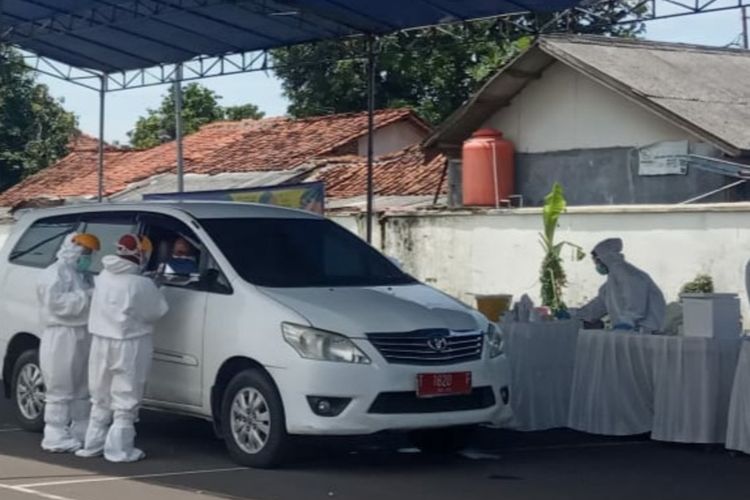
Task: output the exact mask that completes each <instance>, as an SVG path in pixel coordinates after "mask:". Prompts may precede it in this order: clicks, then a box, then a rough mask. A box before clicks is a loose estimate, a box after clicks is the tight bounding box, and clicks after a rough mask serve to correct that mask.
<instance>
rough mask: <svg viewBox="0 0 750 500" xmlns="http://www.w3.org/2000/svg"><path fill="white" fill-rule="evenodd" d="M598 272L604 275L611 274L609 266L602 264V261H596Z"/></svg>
mask: <svg viewBox="0 0 750 500" xmlns="http://www.w3.org/2000/svg"><path fill="white" fill-rule="evenodd" d="M596 272H597V273H599V274H601V275H602V276H606V275H608V274H609V268H607V266H605V265H604V264H602V263H601V262H597V263H596Z"/></svg>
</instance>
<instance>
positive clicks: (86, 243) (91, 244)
mask: <svg viewBox="0 0 750 500" xmlns="http://www.w3.org/2000/svg"><path fill="white" fill-rule="evenodd" d="M73 243H75V244H76V245H78V246H81V247H83V248H86V249H87V250H91V251H92V252H97V251H99V250H100V249H101V247H102V245H101V243H100V242H99V238H97V237H96V236H94V235H93V234H91V233H80V234H76V235H75V236H73Z"/></svg>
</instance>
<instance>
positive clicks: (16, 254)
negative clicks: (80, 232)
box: [9, 229, 72, 260]
mask: <svg viewBox="0 0 750 500" xmlns="http://www.w3.org/2000/svg"><path fill="white" fill-rule="evenodd" d="M71 232H72V230H71V229H66V230H65V231H63V232H62V233H58V234H55V235H53V236H50V237H49V238H47V239H46V240H42V241H40V242H39V243H37V244H36V245H33V246H31V247H29V248H27V249H25V250H16V251H15V252H11V254H10V257H9V259H10V260H15V259H17V258H19V257H23V256H24V255H27V254H29V253H31V252H33V251H34V250H36V249H37V248H39V247H41V246H44V245H46V244H47V243H49V242H50V241H54V240H56V239H57V238H59V237H60V236H65V235H66V234H69V233H71Z"/></svg>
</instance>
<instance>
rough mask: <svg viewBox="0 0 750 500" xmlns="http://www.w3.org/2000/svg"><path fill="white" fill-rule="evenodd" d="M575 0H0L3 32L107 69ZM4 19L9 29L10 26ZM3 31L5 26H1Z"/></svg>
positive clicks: (545, 8) (554, 6) (36, 48)
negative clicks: (1, 0) (107, 0)
mask: <svg viewBox="0 0 750 500" xmlns="http://www.w3.org/2000/svg"><path fill="white" fill-rule="evenodd" d="M577 3H578V0H523V1H521V0H513V1H505V0H471V1H456V0H411V1H408V2H404V1H402V0H377V1H373V0H346V1H341V0H283V1H282V0H263V1H259V0H139V1H137V2H136V1H127V2H124V1H117V2H114V1H113V2H102V1H92V0H54V1H50V0H3V2H0V5H2V6H3V15H2V16H0V20H2V22H3V25H2V26H0V34H2V35H3V39H4V40H3V41H6V40H7V41H8V42H10V43H13V44H17V45H19V46H21V47H22V48H24V49H26V50H31V51H33V52H35V53H37V54H41V55H44V56H47V57H51V58H53V59H57V60H59V61H62V62H64V63H67V64H70V65H73V66H78V67H81V68H91V69H96V70H99V71H103V72H105V73H112V72H115V71H122V70H129V69H136V68H147V67H151V66H157V65H159V64H162V63H176V62H182V61H187V60H189V59H193V58H194V57H196V56H201V55H209V56H211V55H213V56H216V55H223V54H227V53H237V52H247V51H251V50H262V49H270V48H274V47H280V46H285V45H293V44H298V43H303V42H311V41H316V40H324V39H332V38H340V37H345V36H351V35H362V34H373V35H375V34H383V33H391V32H395V31H399V30H402V29H408V28H415V27H420V26H427V25H434V24H439V23H446V22H457V21H462V20H469V19H479V18H485V17H490V16H498V15H502V14H509V13H516V12H525V11H538V12H551V11H556V10H563V9H567V8H569V7H572V6H574V5H575V4H577ZM8 28H10V29H8ZM6 32H7V33H6Z"/></svg>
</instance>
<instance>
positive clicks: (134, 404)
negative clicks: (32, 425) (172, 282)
mask: <svg viewBox="0 0 750 500" xmlns="http://www.w3.org/2000/svg"><path fill="white" fill-rule="evenodd" d="M146 253H147V248H144V241H143V240H142V239H141V238H139V237H138V236H136V235H133V234H126V235H124V236H123V237H121V238H120V240H119V241H118V243H117V255H108V256H106V257H104V258H103V259H102V264H103V266H104V269H103V270H102V272H101V274H99V276H98V277H97V278H96V282H95V284H96V287H95V289H94V296H93V298H92V301H91V315H90V317H89V330H90V331H91V334H92V342H91V356H90V361H89V390H90V392H91V403H92V409H91V421H90V423H89V428H88V431H87V433H86V443H85V445H84V448H83V449H82V450H79V451H78V452H77V453H76V455H78V456H79V457H94V456H98V455H101V454H102V453H103V454H104V458H105V459H107V460H108V461H110V462H135V461H137V460H141V459H142V458H144V457H145V454H144V453H143V452H142V451H141V450H139V449H137V448H135V446H134V444H135V421H136V418H137V415H138V407H139V406H140V404H141V400H142V398H143V390H144V387H145V385H146V377H147V376H148V372H149V370H150V368H151V357H152V356H153V350H154V347H153V340H152V336H153V332H154V326H155V324H156V322H157V321H158V320H159V319H160V318H161V317H163V316H164V315H165V314H166V313H167V310H168V307H167V302H166V301H165V299H164V296H163V295H162V293H161V291H160V290H159V289H158V288H157V287H156V285H155V284H154V282H153V281H151V280H150V279H148V278H146V277H144V276H141V275H140V272H141V267H142V266H141V264H142V262H144V260H145V258H146Z"/></svg>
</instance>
